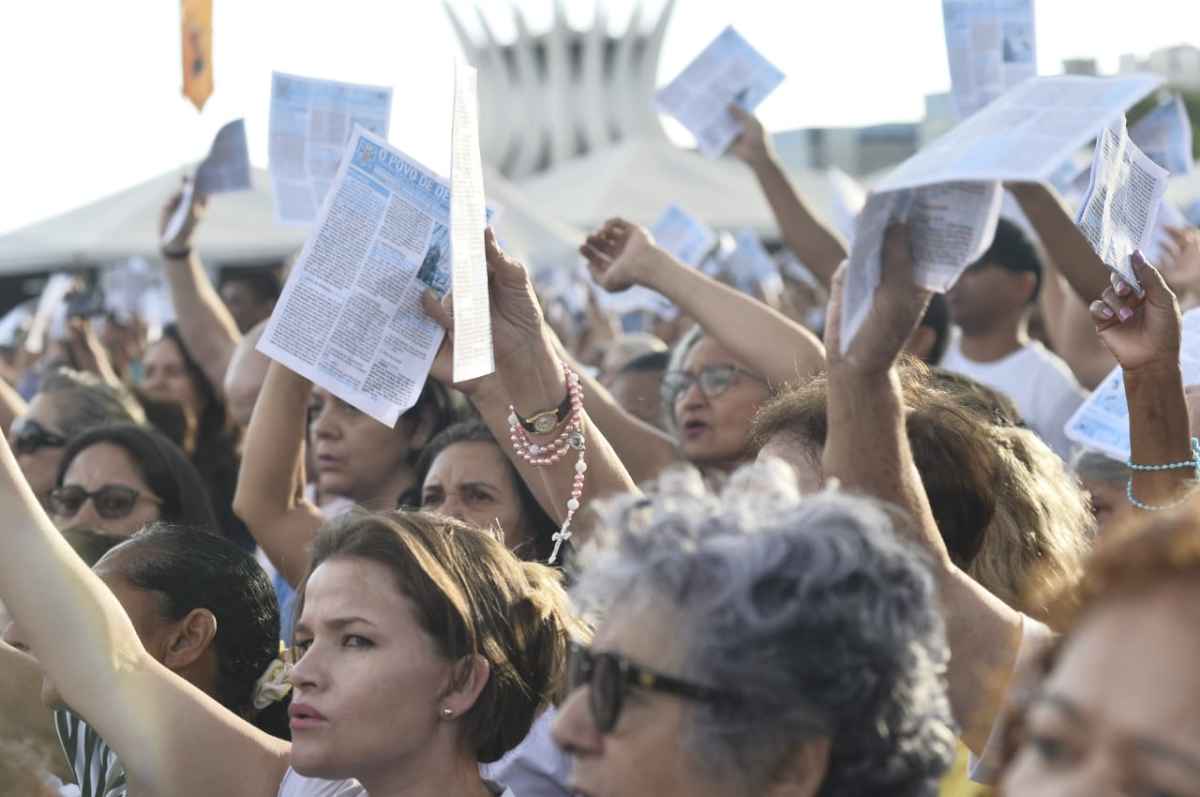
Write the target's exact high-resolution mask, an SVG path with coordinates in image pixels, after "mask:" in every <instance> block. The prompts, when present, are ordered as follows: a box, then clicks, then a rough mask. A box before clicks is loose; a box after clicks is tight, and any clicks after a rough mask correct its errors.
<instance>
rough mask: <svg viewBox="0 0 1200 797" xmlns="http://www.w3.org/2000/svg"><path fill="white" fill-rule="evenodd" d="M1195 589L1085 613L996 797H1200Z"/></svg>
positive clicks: (1163, 588) (1198, 592)
mask: <svg viewBox="0 0 1200 797" xmlns="http://www.w3.org/2000/svg"><path fill="white" fill-rule="evenodd" d="M1197 661H1200V586H1197V585H1196V584H1186V585H1185V584H1183V583H1182V582H1179V581H1177V582H1173V583H1167V584H1163V585H1159V586H1157V587H1154V588H1152V589H1151V590H1149V591H1147V592H1145V593H1143V594H1141V595H1136V596H1132V597H1128V598H1122V599H1121V600H1119V601H1115V600H1114V601H1113V602H1112V603H1110V604H1109V605H1107V606H1102V607H1100V608H1098V609H1096V610H1094V611H1093V612H1092V613H1091V614H1090V615H1089V616H1087V617H1086V618H1085V619H1084V621H1083V623H1082V625H1081V626H1080V627H1079V628H1078V629H1077V630H1076V631H1075V632H1074V633H1073V634H1072V636H1071V638H1070V640H1069V641H1068V642H1067V643H1066V648H1065V649H1064V650H1063V652H1062V655H1061V657H1060V659H1059V661H1058V663H1057V665H1056V666H1055V668H1054V670H1053V672H1052V673H1051V674H1050V676H1049V677H1048V678H1047V679H1046V682H1045V683H1044V684H1043V685H1042V687H1041V689H1040V691H1039V692H1038V694H1037V697H1036V698H1035V700H1034V701H1033V703H1032V705H1031V707H1030V710H1029V714H1028V716H1027V719H1026V729H1025V730H1026V732H1025V734H1024V738H1023V739H1022V744H1021V747H1020V749H1019V751H1018V753H1017V756H1016V759H1015V760H1014V762H1013V764H1012V766H1011V767H1010V769H1009V771H1008V773H1007V775H1006V777H1005V778H1004V781H1003V788H1004V793H1005V794H1006V795H1020V796H1021V797H1041V795H1046V796H1047V797H1049V795H1055V797H1061V795H1073V794H1087V795H1109V794H1147V795H1150V794H1155V795H1159V794H1161V795H1177V796H1178V797H1184V796H1185V795H1200V710H1198V709H1200V667H1197V665H1196V662H1197Z"/></svg>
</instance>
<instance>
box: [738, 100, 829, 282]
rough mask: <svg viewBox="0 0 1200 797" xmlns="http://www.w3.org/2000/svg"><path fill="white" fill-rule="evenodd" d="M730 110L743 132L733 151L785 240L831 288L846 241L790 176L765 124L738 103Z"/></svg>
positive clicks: (801, 259)
mask: <svg viewBox="0 0 1200 797" xmlns="http://www.w3.org/2000/svg"><path fill="white" fill-rule="evenodd" d="M729 112H730V113H732V114H733V115H734V116H735V117H737V119H738V121H739V122H741V123H742V128H743V132H742V134H741V135H740V136H738V138H737V140H736V141H734V142H733V147H732V148H731V149H730V151H731V152H732V153H733V154H734V155H736V156H737V157H738V158H739V159H741V160H742V161H744V162H745V163H746V165H747V166H749V167H750V169H751V171H753V172H754V176H755V177H756V178H758V184H759V186H760V187H761V188H762V191H763V194H765V195H766V197H767V202H769V203H770V205H771V210H772V211H773V212H774V214H775V223H776V224H778V225H779V232H780V234H781V235H782V236H783V241H784V243H786V244H787V245H788V248H789V249H791V250H792V251H793V252H794V253H795V254H796V257H798V258H800V262H801V263H803V264H804V265H805V266H807V267H808V269H809V270H810V271H811V272H812V273H813V275H814V276H815V277H816V278H817V279H818V280H820V281H821V284H822V285H824V286H825V287H827V288H828V287H829V281H830V280H831V279H832V278H833V272H834V271H836V270H837V267H838V266H839V265H840V264H841V262H842V261H843V260H845V259H846V243H845V241H843V240H842V237H841V236H840V235H838V233H837V232H836V231H835V230H833V229H832V228H831V227H830V226H829V225H828V224H825V223H824V222H823V221H821V220H820V219H818V218H817V216H816V214H815V213H813V211H812V209H811V208H809V206H808V204H807V203H806V202H805V201H804V198H803V197H801V196H800V194H799V193H797V191H796V189H795V187H793V186H792V183H791V181H790V180H788V178H787V174H786V173H785V172H784V171H783V167H782V166H781V165H780V163H779V159H778V158H777V157H776V156H775V151H774V149H773V148H772V146H771V141H770V139H769V138H768V137H767V133H766V131H765V130H764V129H763V126H762V123H761V122H759V121H758V119H757V118H756V117H755V116H754V115H753V114H751V113H749V112H747V111H746V110H744V109H742V108H741V107H740V106H738V105H731V106H729Z"/></svg>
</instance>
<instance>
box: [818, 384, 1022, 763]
mask: <svg viewBox="0 0 1200 797" xmlns="http://www.w3.org/2000/svg"><path fill="white" fill-rule="evenodd" d="M828 407H829V410H828V412H829V432H828V437H827V439H826V447H825V454H824V458H823V464H824V467H825V475H826V476H827V477H836V478H838V479H839V480H841V482H842V484H843V485H845V486H846V487H847V488H849V489H851V490H854V491H858V492H862V493H865V494H867V495H870V496H873V497H875V498H878V499H880V500H883V501H885V502H887V503H890V504H893V505H895V506H898V507H900V508H901V509H902V510H904V511H905V512H906V513H907V515H908V516H909V518H910V522H911V523H912V524H913V525H912V531H913V533H914V534H915V538H916V542H917V543H918V544H919V545H920V546H921V548H923V549H924V551H925V552H926V554H928V556H929V557H930V558H931V560H932V563H933V573H934V577H935V580H936V582H937V584H938V592H939V597H940V599H941V602H942V610H943V617H944V619H945V624H946V638H947V642H948V643H949V647H950V652H951V666H950V669H949V672H948V674H947V676H948V681H949V692H950V701H951V705H952V707H953V709H954V714H955V717H956V718H957V719H958V721H959V723H960V725H961V726H962V737H963V739H964V740H965V742H966V743H967V745H968V747H970V748H971V749H972V750H975V751H980V750H982V749H983V745H984V743H985V742H986V741H987V738H988V735H989V734H990V732H991V728H992V725H993V724H994V722H995V721H996V719H997V718H998V717H999V716H1000V713H1001V710H1002V708H1003V706H1004V697H1005V689H1006V684H1007V681H1008V677H1009V675H1010V674H1011V671H1012V668H1013V666H1014V664H1015V662H1016V654H1017V646H1018V645H1019V643H1020V615H1018V614H1017V613H1016V612H1015V611H1013V610H1012V609H1011V608H1009V607H1008V606H1006V605H1004V603H1003V602H1002V601H1000V600H999V599H998V598H996V597H995V596H993V595H991V594H990V593H989V592H987V590H985V589H984V588H983V587H982V586H980V585H979V584H978V583H976V582H975V581H973V580H972V579H971V578H970V577H969V576H967V575H966V574H965V573H963V572H962V571H961V570H959V569H958V568H957V567H955V566H954V564H953V563H952V562H951V560H950V556H949V553H948V552H947V550H946V546H945V543H944V542H943V540H942V537H941V534H940V532H939V530H938V528H937V525H936V523H935V521H934V519H933V513H932V510H931V508H930V506H929V500H928V498H927V497H926V495H925V490H924V487H923V485H922V484H921V479H920V474H919V473H918V472H917V469H916V465H915V463H914V462H913V459H912V453H911V451H910V448H909V444H908V437H907V433H906V431H905V422H904V405H903V400H902V398H901V393H900V385H899V379H898V376H897V375H896V372H895V371H894V369H893V370H890V371H888V372H886V373H881V374H870V373H867V374H863V373H857V374H856V373H848V372H846V371H837V372H835V373H834V374H831V376H830V383H829V398H828Z"/></svg>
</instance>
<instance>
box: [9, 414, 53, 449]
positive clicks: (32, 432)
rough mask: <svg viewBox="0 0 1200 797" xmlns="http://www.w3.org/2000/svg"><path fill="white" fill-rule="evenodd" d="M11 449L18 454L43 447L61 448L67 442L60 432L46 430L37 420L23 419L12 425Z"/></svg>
mask: <svg viewBox="0 0 1200 797" xmlns="http://www.w3.org/2000/svg"><path fill="white" fill-rule="evenodd" d="M10 439H11V440H12V447H13V450H14V451H16V452H17V453H18V454H36V453H37V452H38V451H39V450H40V449H43V448H62V447H63V446H65V445H66V444H67V438H65V437H63V436H62V435H60V434H55V433H54V432H51V431H47V430H46V428H45V427H43V426H42V425H41V424H40V423H38V422H37V421H33V420H29V419H25V420H19V421H17V422H16V423H14V424H13V425H12V434H11V437H10Z"/></svg>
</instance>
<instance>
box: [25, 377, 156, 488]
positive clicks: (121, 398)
mask: <svg viewBox="0 0 1200 797" xmlns="http://www.w3.org/2000/svg"><path fill="white" fill-rule="evenodd" d="M144 420H145V416H144V415H143V413H142V408H141V407H140V406H138V403H137V402H136V401H134V399H133V397H132V396H130V395H128V394H127V393H124V392H122V391H119V390H117V389H116V388H113V387H111V386H109V385H106V384H104V383H103V382H101V381H100V380H99V379H97V378H96V377H94V376H91V375H88V374H82V373H79V372H76V371H67V370H59V371H52V372H50V373H49V374H48V375H47V376H46V377H45V378H44V379H43V380H42V383H41V386H40V387H39V389H38V393H37V395H36V396H34V397H33V400H32V401H30V402H29V406H28V408H27V409H26V411H25V412H24V413H23V414H22V415H21V416H20V417H18V418H17V419H16V420H15V421H14V422H13V425H12V428H11V429H10V430H9V434H8V440H9V444H10V445H11V446H12V448H13V451H14V452H15V453H16V455H17V462H18V463H20V465H21V472H22V473H23V474H25V480H26V481H28V482H29V486H30V487H31V488H33V492H34V493H35V494H36V495H37V497H38V499H39V500H40V501H41V502H42V506H48V505H49V503H48V502H49V500H50V491H51V490H53V489H54V487H55V479H56V477H57V475H58V471H59V466H60V465H61V463H62V457H63V450H64V449H65V448H66V445H67V442H68V441H69V440H70V439H71V438H72V437H74V436H75V435H78V434H80V433H82V432H85V431H87V430H88V429H91V428H93V427H96V426H104V425H107V424H113V423H141V422H142V421H144Z"/></svg>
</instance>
